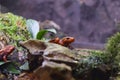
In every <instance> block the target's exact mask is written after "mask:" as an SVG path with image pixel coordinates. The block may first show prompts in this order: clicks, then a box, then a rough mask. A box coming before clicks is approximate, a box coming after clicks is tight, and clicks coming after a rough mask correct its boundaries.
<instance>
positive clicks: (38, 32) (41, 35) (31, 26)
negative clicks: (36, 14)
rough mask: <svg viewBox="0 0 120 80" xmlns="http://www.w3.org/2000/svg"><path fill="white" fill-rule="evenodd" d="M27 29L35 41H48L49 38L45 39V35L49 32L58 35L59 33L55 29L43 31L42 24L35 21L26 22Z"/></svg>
mask: <svg viewBox="0 0 120 80" xmlns="http://www.w3.org/2000/svg"><path fill="white" fill-rule="evenodd" d="M26 24H27V29H28V31H29V32H30V35H31V37H32V38H33V39H38V40H43V41H47V38H45V35H46V34H48V33H49V32H52V33H53V34H56V33H57V31H56V30H55V29H53V28H52V29H41V28H40V25H39V24H40V23H39V22H38V21H36V20H33V19H28V20H27V21H26Z"/></svg>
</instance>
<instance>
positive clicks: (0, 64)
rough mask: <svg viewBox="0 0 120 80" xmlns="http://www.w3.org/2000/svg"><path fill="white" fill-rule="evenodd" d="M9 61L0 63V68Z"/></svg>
mask: <svg viewBox="0 0 120 80" xmlns="http://www.w3.org/2000/svg"><path fill="white" fill-rule="evenodd" d="M9 62H10V61H7V62H5V61H0V66H2V65H4V64H6V63H9Z"/></svg>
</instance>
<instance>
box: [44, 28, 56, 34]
mask: <svg viewBox="0 0 120 80" xmlns="http://www.w3.org/2000/svg"><path fill="white" fill-rule="evenodd" d="M46 30H47V31H49V32H53V33H54V34H57V31H56V30H55V29H53V28H51V29H46Z"/></svg>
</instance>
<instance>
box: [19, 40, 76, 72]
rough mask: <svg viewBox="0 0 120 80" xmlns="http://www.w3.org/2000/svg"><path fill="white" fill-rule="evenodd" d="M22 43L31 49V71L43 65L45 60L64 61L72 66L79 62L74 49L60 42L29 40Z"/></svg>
mask: <svg viewBox="0 0 120 80" xmlns="http://www.w3.org/2000/svg"><path fill="white" fill-rule="evenodd" d="M21 45H22V46H23V47H25V48H26V49H28V51H29V54H28V62H29V66H30V70H31V71H33V70H34V69H36V68H37V67H39V66H41V65H42V63H43V62H44V61H45V60H48V61H51V62H56V63H64V64H67V65H69V66H71V67H72V66H75V65H76V64H77V63H78V61H77V56H76V55H75V54H74V51H72V50H70V49H68V48H66V47H63V46H61V45H58V44H54V43H49V42H43V41H40V40H28V41H25V42H21Z"/></svg>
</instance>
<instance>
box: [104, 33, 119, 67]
mask: <svg viewBox="0 0 120 80" xmlns="http://www.w3.org/2000/svg"><path fill="white" fill-rule="evenodd" d="M106 56H107V58H108V60H107V61H108V62H109V63H111V64H113V65H115V66H118V67H120V32H117V33H116V34H115V35H114V36H112V37H111V38H109V39H108V43H107V45H106Z"/></svg>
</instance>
